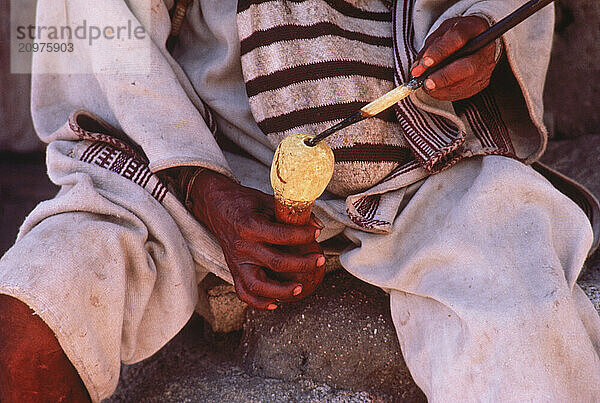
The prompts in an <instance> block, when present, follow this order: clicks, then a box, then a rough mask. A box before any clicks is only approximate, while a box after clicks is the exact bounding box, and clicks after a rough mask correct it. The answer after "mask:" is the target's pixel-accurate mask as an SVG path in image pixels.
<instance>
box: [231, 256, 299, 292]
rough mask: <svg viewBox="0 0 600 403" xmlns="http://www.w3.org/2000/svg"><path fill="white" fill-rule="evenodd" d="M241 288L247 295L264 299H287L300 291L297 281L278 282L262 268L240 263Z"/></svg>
mask: <svg viewBox="0 0 600 403" xmlns="http://www.w3.org/2000/svg"><path fill="white" fill-rule="evenodd" d="M240 274H241V276H240V280H241V284H240V286H241V288H242V289H243V290H244V291H245V292H246V293H247V294H249V295H252V296H254V297H257V298H262V299H265V300H277V299H289V298H292V297H294V296H295V295H298V294H300V293H301V292H302V285H301V284H299V283H297V282H279V281H277V280H273V279H270V278H268V277H267V275H266V274H265V272H264V271H263V269H262V268H260V267H258V266H255V265H247V264H245V265H240Z"/></svg>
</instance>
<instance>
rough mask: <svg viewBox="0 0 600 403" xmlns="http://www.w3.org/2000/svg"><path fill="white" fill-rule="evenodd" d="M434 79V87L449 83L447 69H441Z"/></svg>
mask: <svg viewBox="0 0 600 403" xmlns="http://www.w3.org/2000/svg"><path fill="white" fill-rule="evenodd" d="M434 81H435V83H436V88H440V87H445V86H447V85H448V84H449V83H450V73H449V72H448V69H442V70H441V71H440V72H439V75H438V76H437V77H436V79H435V80H434Z"/></svg>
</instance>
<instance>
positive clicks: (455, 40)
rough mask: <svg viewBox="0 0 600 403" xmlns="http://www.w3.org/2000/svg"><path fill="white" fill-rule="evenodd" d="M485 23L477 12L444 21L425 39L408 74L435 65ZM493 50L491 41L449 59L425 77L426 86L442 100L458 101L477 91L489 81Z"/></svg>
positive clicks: (480, 29)
mask: <svg viewBox="0 0 600 403" xmlns="http://www.w3.org/2000/svg"><path fill="white" fill-rule="evenodd" d="M488 27H489V24H488V22H487V21H486V20H485V19H483V18H481V17H477V16H468V17H455V18H450V19H448V20H446V21H444V22H443V23H442V24H441V25H440V26H439V28H438V29H436V30H435V31H434V32H433V33H432V34H431V35H430V36H429V37H428V38H427V40H426V41H425V46H423V49H422V50H421V52H420V53H419V55H418V57H417V60H416V62H415V64H413V67H412V69H411V74H412V75H413V76H414V77H418V76H420V75H421V74H423V72H425V70H426V68H428V67H431V66H434V65H436V64H437V63H439V62H440V61H442V60H443V59H445V58H446V57H448V56H449V55H450V54H452V53H454V52H455V51H456V50H458V49H460V48H461V47H462V46H463V45H464V44H465V43H466V42H467V41H468V40H469V39H471V38H473V37H475V36H477V35H479V34H480V33H482V32H483V31H485V30H486V29H487V28H488ZM495 51H496V45H495V43H494V42H492V43H490V44H489V45H487V46H486V47H484V48H483V49H481V50H479V51H478V52H477V53H474V54H472V55H470V56H468V57H463V58H461V59H458V60H456V61H454V62H452V63H450V64H449V65H448V66H446V67H444V68H443V69H441V70H439V71H436V72H435V73H433V74H431V75H430V76H429V78H427V80H426V81H425V90H426V91H427V93H428V94H429V95H431V96H432V97H434V98H436V99H440V100H442V101H457V100H459V99H465V98H469V97H471V96H473V95H475V94H477V93H478V92H480V91H481V90H483V89H484V88H485V87H487V86H488V84H489V83H490V78H491V76H492V72H493V71H494V68H495V67H496V60H495V57H494V56H495Z"/></svg>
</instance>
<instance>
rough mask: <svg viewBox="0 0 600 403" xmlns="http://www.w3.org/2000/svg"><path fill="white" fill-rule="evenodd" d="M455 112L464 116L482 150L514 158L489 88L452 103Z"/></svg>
mask: <svg viewBox="0 0 600 403" xmlns="http://www.w3.org/2000/svg"><path fill="white" fill-rule="evenodd" d="M454 107H455V110H456V112H457V113H458V114H459V115H461V116H465V117H466V118H467V120H468V122H469V125H470V126H471V127H472V128H473V134H474V135H475V136H476V137H477V139H478V140H479V142H480V143H481V146H482V147H483V148H488V149H495V148H497V149H498V150H499V151H501V152H502V153H504V154H506V155H511V156H514V147H513V145H512V142H511V141H510V136H509V133H508V129H507V127H506V124H505V123H504V120H503V119H502V116H501V115H500V110H499V109H498V105H496V101H495V99H494V97H493V95H492V93H491V91H490V89H489V88H486V89H485V90H483V91H481V92H480V93H479V94H477V95H475V96H473V97H471V98H469V99H466V100H461V101H457V102H455V103H454Z"/></svg>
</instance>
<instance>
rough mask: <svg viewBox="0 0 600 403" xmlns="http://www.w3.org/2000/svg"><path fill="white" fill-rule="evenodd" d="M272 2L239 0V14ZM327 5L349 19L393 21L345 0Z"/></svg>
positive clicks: (387, 15)
mask: <svg viewBox="0 0 600 403" xmlns="http://www.w3.org/2000/svg"><path fill="white" fill-rule="evenodd" d="M269 1H272V0H238V13H242V12H244V11H246V10H247V9H249V8H250V5H251V4H262V3H266V2H269ZM286 1H288V2H290V3H304V2H305V1H306V0H286ZM326 2H327V4H328V5H329V6H330V7H331V8H333V9H334V10H336V11H338V12H339V13H340V14H343V15H345V16H348V17H354V18H360V19H364V20H372V21H388V22H391V21H392V16H391V15H390V13H382V12H373V11H366V10H363V9H360V8H358V7H354V6H353V5H352V4H349V3H347V2H346V1H344V0H326Z"/></svg>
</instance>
